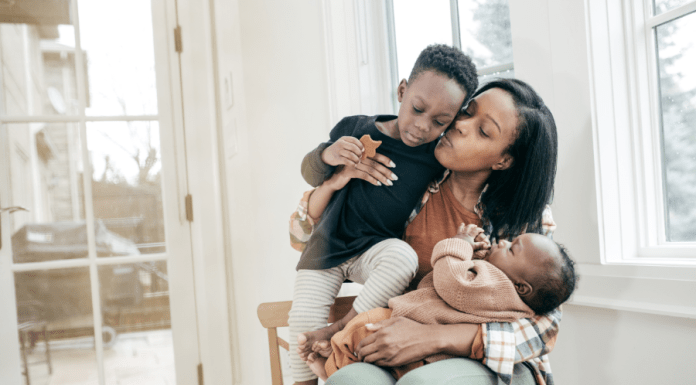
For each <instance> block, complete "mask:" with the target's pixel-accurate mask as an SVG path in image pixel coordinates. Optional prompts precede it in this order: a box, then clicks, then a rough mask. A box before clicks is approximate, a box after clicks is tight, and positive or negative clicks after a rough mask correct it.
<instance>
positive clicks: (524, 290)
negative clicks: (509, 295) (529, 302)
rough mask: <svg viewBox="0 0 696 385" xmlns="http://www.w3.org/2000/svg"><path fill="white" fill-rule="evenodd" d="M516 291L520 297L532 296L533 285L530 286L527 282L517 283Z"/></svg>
mask: <svg viewBox="0 0 696 385" xmlns="http://www.w3.org/2000/svg"><path fill="white" fill-rule="evenodd" d="M515 290H517V294H519V295H520V297H526V296H528V295H530V294H532V291H533V290H532V285H530V284H529V283H528V282H527V281H520V282H515Z"/></svg>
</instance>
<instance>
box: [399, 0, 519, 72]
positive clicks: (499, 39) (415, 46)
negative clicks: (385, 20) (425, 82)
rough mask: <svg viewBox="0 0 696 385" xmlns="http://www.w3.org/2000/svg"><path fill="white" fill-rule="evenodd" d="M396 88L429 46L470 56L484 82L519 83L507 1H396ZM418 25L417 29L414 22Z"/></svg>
mask: <svg viewBox="0 0 696 385" xmlns="http://www.w3.org/2000/svg"><path fill="white" fill-rule="evenodd" d="M391 4H392V6H391V8H392V15H393V35H394V42H395V51H396V53H395V55H394V56H395V57H396V65H395V67H396V73H397V75H396V76H395V80H397V82H398V81H399V80H401V79H403V78H407V77H408V75H409V74H410V73H411V68H413V63H415V61H416V58H417V57H418V54H419V53H420V52H421V51H422V50H423V49H424V48H425V47H427V46H428V45H430V44H435V43H440V44H448V45H454V46H455V47H458V48H461V49H462V51H464V52H465V53H466V54H467V55H469V56H470V57H471V58H472V60H473V61H474V63H475V64H476V67H477V69H478V75H479V81H480V82H482V83H483V82H485V81H487V80H489V79H490V78H493V77H514V70H513V68H514V67H513V63H512V35H511V33H510V10H509V6H508V0H484V1H478V0H436V1H428V2H424V1H417V0H393V1H392V2H391ZM416 20H417V21H418V25H417V26H415V25H414V21H416Z"/></svg>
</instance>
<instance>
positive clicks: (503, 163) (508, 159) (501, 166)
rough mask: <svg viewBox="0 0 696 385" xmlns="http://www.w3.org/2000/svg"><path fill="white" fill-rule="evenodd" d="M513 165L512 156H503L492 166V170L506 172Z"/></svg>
mask: <svg viewBox="0 0 696 385" xmlns="http://www.w3.org/2000/svg"><path fill="white" fill-rule="evenodd" d="M513 163H515V159H513V157H512V155H510V154H505V155H503V158H502V159H500V161H499V162H498V163H496V164H494V165H493V167H492V168H493V170H495V171H502V170H507V169H508V168H510V167H512V164H513Z"/></svg>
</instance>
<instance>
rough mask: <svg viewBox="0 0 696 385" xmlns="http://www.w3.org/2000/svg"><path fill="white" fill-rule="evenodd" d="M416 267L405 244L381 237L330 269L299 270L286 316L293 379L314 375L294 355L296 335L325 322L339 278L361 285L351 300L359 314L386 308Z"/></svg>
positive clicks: (405, 285)
mask: <svg viewBox="0 0 696 385" xmlns="http://www.w3.org/2000/svg"><path fill="white" fill-rule="evenodd" d="M417 270H418V255H416V252H415V251H414V250H413V248H412V247H411V246H410V245H409V244H408V243H406V242H404V241H402V240H400V239H396V238H391V239H387V240H384V241H382V242H380V243H378V244H376V245H374V246H372V247H371V248H370V249H368V250H367V251H366V252H365V253H363V254H362V255H359V256H356V257H354V258H351V259H349V260H348V261H346V262H344V263H342V264H340V265H338V266H336V267H333V268H331V269H326V270H299V271H298V272H297V276H296V277H295V291H294V293H293V296H292V309H291V310H290V314H289V319H288V324H289V326H290V341H289V343H290V352H289V353H290V366H291V367H292V376H293V380H294V381H296V382H299V381H308V380H311V379H314V378H317V376H315V375H314V373H312V371H311V370H310V369H309V367H308V366H307V364H306V363H305V362H304V361H302V359H300V356H299V355H298V354H297V335H298V334H300V333H304V332H308V331H313V330H317V329H321V328H323V327H325V326H326V325H327V320H328V318H329V309H330V308H331V305H333V303H334V300H335V299H336V295H338V291H339V290H340V289H341V284H343V281H345V280H346V279H350V280H351V281H353V282H357V283H360V284H363V285H364V286H363V288H362V290H361V291H360V294H358V296H357V298H356V299H355V302H353V308H354V309H355V310H356V311H357V312H358V313H362V312H365V311H367V310H370V309H374V308H376V307H386V306H387V302H388V301H389V299H390V298H393V297H396V296H398V295H401V294H402V293H403V291H404V289H406V287H407V286H408V284H409V283H410V282H411V280H412V279H413V277H415V275H416V271H417Z"/></svg>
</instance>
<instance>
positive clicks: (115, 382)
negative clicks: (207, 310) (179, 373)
mask: <svg viewBox="0 0 696 385" xmlns="http://www.w3.org/2000/svg"><path fill="white" fill-rule="evenodd" d="M50 350H51V361H52V364H53V374H51V375H49V374H48V366H47V365H46V364H45V363H36V364H31V362H36V361H42V360H44V358H45V350H44V348H43V342H42V341H39V342H38V346H36V347H35V348H34V351H33V352H31V354H30V355H29V362H30V366H29V371H30V379H31V385H98V384H99V381H98V376H97V364H96V354H95V351H94V338H93V337H82V338H76V339H72V340H58V341H52V342H51V345H50ZM104 370H105V379H106V384H107V385H136V384H137V385H174V384H176V378H175V374H174V353H173V346H172V333H171V331H170V330H156V331H147V332H137V333H123V334H119V335H118V337H117V340H116V344H115V345H114V346H113V347H111V348H110V349H106V350H105V351H104Z"/></svg>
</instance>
